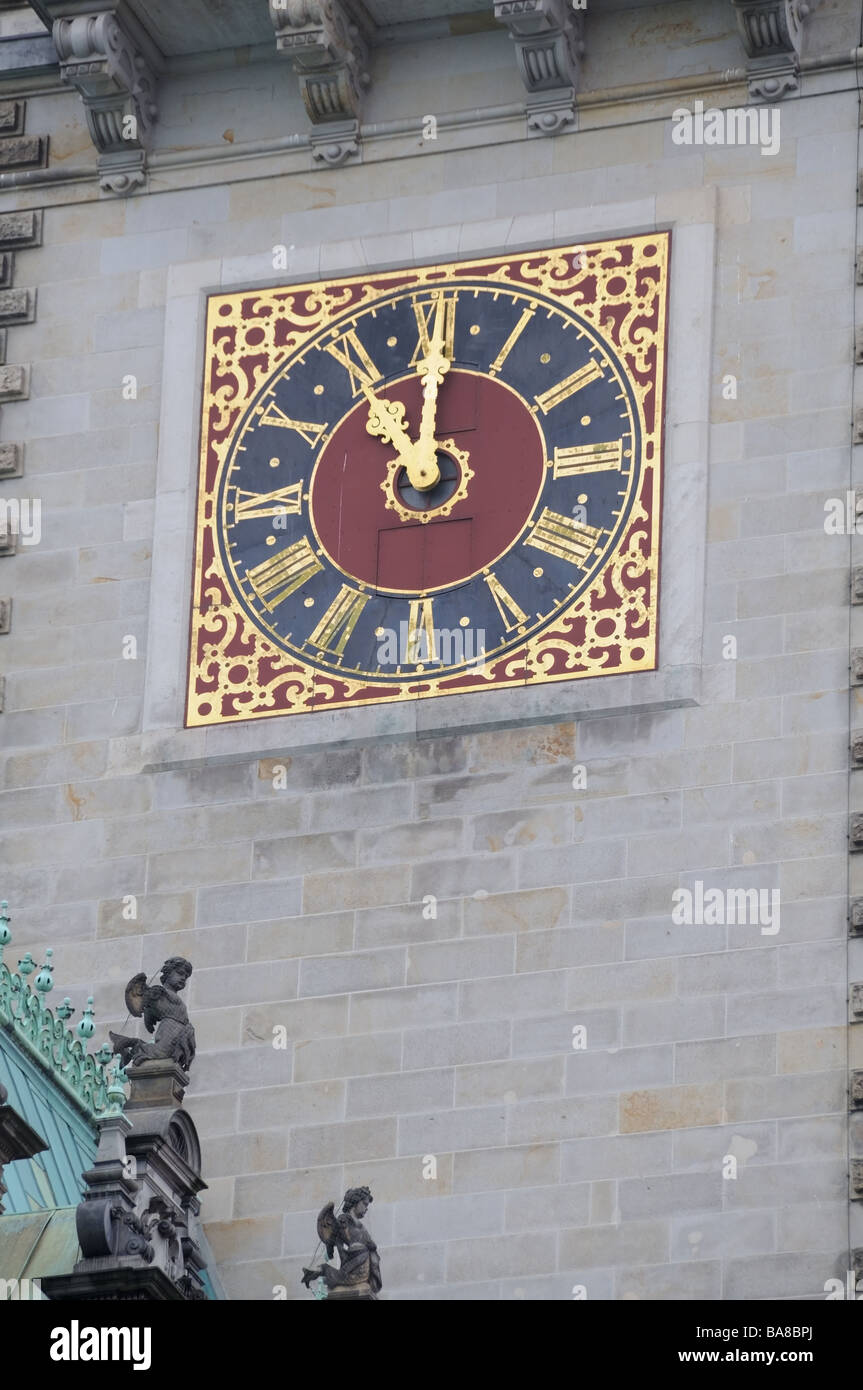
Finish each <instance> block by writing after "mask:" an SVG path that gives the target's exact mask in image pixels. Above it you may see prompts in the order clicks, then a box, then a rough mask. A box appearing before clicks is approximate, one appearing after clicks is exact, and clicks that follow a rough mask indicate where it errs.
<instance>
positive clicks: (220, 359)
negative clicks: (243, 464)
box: [186, 231, 671, 728]
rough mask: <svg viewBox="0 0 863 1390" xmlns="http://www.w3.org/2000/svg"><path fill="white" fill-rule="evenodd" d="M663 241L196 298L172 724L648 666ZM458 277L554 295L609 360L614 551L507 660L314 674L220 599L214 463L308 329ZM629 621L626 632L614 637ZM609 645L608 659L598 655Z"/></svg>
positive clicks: (655, 567)
mask: <svg viewBox="0 0 863 1390" xmlns="http://www.w3.org/2000/svg"><path fill="white" fill-rule="evenodd" d="M670 249H671V234H670V232H667V231H666V232H656V233H653V234H642V235H638V236H629V237H614V238H609V239H606V240H591V241H588V242H585V243H581V244H576V245H573V246H567V247H554V248H550V249H546V250H539V251H530V252H521V253H518V254H516V255H496V256H485V257H479V258H473V259H471V260H467V261H453V262H447V263H445V264H437V265H427V266H421V267H416V268H410V269H402V270H393V271H388V272H383V273H374V274H368V273H367V274H364V275H355V276H349V277H340V278H334V279H327V280H321V281H317V282H310V283H298V284H292V285H285V286H280V287H277V288H273V289H265V290H250V291H239V292H233V293H230V294H217V295H212V296H210V298H209V300H208V303H207V317H206V346H205V365H204V387H203V403H202V419H201V436H200V464H199V475H198V500H197V510H196V526H195V568H194V577H193V596H192V612H191V620H190V642H189V663H188V680H187V694H186V727H189V728H191V727H199V726H204V725H210V724H222V723H233V722H236V721H239V720H246V719H255V718H267V717H273V716H278V715H283V714H298V713H308V714H312V713H315V712H317V711H319V710H323V709H344V708H352V707H354V706H358V705H368V704H389V703H393V702H403V701H406V700H417V699H430V698H434V697H435V696H439V695H450V694H464V693H468V692H470V691H473V690H500V689H507V688H513V687H517V686H532V685H540V684H548V683H552V682H559V681H566V680H580V679H585V678H588V677H595V676H609V675H622V674H631V673H632V672H637V671H651V670H655V669H656V666H657V660H658V597H659V594H658V585H659V537H660V517H661V512H660V508H661V492H662V458H663V431H664V407H665V400H664V396H665V377H666V352H667V324H668V285H669V261H670ZM462 278H471V279H473V280H476V279H485V280H487V281H488V282H489V284H495V285H500V287H501V290H502V291H503V292H506V290H507V289H508V288H511V289H513V290H515V291H519V292H521V293H524V292H530V290H531V289H532V290H533V291H534V292H535V293H537V294H541V295H546V296H548V297H549V298H551V299H554V300H558V301H559V302H560V305H561V307H563V308H565V309H569V310H571V311H572V312H573V313H575V314H578V315H581V316H582V317H583V319H584V320H585V326H586V327H588V328H589V329H590V330H591V334H592V335H594V336H595V337H596V338H597V339H598V340H599V341H600V342H604V343H606V344H607V345H608V348H609V350H610V351H611V352H612V354H614V356H616V357H617V358H618V359H619V360H620V361H621V362H622V363H623V364H624V366H625V368H626V372H627V378H628V381H629V384H630V387H631V389H632V392H633V396H634V398H635V401H636V406H637V410H638V415H639V423H640V428H641V441H642V457H641V460H640V461H637V462H639V463H640V467H638V469H636V467H635V465H634V467H633V485H635V483H636V482H637V483H638V484H639V487H640V495H639V498H638V501H637V502H636V504H635V506H634V508H633V512H632V514H631V516H630V517H629V519H628V521H627V525H626V528H625V531H624V533H623V535H622V536H621V539H620V542H619V543H618V546H617V548H616V549H615V551H614V552H613V554H612V555H610V556H609V557H608V558H607V559H606V561H605V563H604V564H603V566H602V568H601V569H600V570H599V571H598V573H596V574H595V575H594V577H593V578H592V580H591V581H590V583H589V584H588V586H587V588H585V589H583V590H582V591H581V593H580V594H579V595H578V596H577V597H575V598H574V599H573V601H572V603H571V604H570V605H569V606H568V607H566V608H565V609H562V610H561V611H559V613H558V615H556V616H555V617H554V618H553V619H552V620H551V623H550V625H549V626H548V627H546V628H544V629H543V631H542V632H540V633H537V634H536V635H534V636H529V637H527V638H526V639H525V641H524V643H523V645H522V646H520V647H519V648H518V649H517V650H515V651H510V652H509V654H508V655H506V654H504V655H502V656H498V657H494V656H493V655H492V656H491V657H490V659H489V661H488V662H487V663H486V664H485V665H482V666H477V667H475V668H473V670H471V671H468V672H465V673H458V674H456V675H455V676H453V675H451V674H450V675H448V674H447V673H442V674H441V675H440V676H439V677H435V676H434V675H433V674H431V673H426V672H424V673H423V674H422V676H414V675H410V676H407V677H406V678H405V679H404V680H403V681H402V682H401V684H400V685H396V684H395V683H394V682H391V683H389V684H387V685H381V684H380V683H377V684H376V683H375V681H374V678H373V677H371V676H364V677H362V678H360V679H357V678H356V676H355V675H353V674H352V673H350V672H348V671H345V672H344V673H340V672H337V671H336V670H333V671H331V672H330V671H327V670H325V669H322V667H321V666H316V665H312V664H310V663H307V662H305V661H304V660H303V659H302V657H300V656H298V655H295V654H293V653H291V654H287V653H285V652H284V649H283V648H280V647H279V645H278V644H277V643H276V642H274V641H272V640H271V639H270V638H269V636H268V634H267V632H266V630H265V629H266V623H265V622H264V621H263V620H262V622H261V624H260V625H257V624H255V623H253V622H252V621H251V619H250V618H249V617H248V615H247V613H246V611H245V610H244V609H243V608H242V607H241V605H240V604H239V602H238V601H237V599H236V597H235V595H234V594H233V591H232V588H231V585H230V583H229V582H228V576H227V574H226V573H225V571H224V568H223V565H222V562H221V557H220V553H219V546H218V541H217V539H216V535H215V528H216V526H217V524H218V515H217V493H218V489H219V485H220V478H221V473H222V470H223V469H224V468H225V467H226V466H227V463H228V459H229V456H230V454H231V452H232V448H233V444H234V439H235V435H236V431H237V428H238V426H239V424H240V422H241V421H242V420H243V417H244V415H245V413H246V411H247V409H248V407H249V405H250V404H251V402H252V400H253V399H254V397H255V396H256V395H257V394H258V392H259V391H260V390H261V388H262V387H263V386H264V385H265V383H266V382H268V381H269V380H270V379H271V378H272V377H273V376H275V374H276V373H277V371H278V369H279V367H280V366H285V365H287V364H288V362H289V360H290V359H292V358H294V357H295V356H297V355H299V354H300V353H301V352H302V351H303V348H304V345H306V344H308V343H309V341H310V340H311V339H312V338H313V337H315V336H317V335H318V334H319V333H320V332H321V330H322V329H326V328H327V327H328V326H329V325H332V326H333V327H335V326H336V325H337V324H338V323H339V322H341V321H342V320H349V319H351V318H352V317H354V316H355V315H357V314H360V313H363V312H365V311H366V310H367V309H368V308H369V307H370V306H371V305H372V304H373V303H374V301H375V299H377V298H381V297H383V296H384V295H390V294H392V292H393V291H394V290H398V291H400V292H404V293H410V292H411V291H423V290H428V289H433V288H435V287H436V285H438V284H441V283H447V284H449V283H452V282H455V283H457V282H458V281H459V279H462ZM620 281H622V282H623V288H618V287H617V286H618V282H620ZM298 307H299V308H300V309H302V310H303V312H302V313H301V314H300V313H298ZM292 315H293V317H292ZM636 334H637V337H636V336H634V335H636ZM322 443H323V440H321V441H319V446H318V447H320V446H321V445H322ZM624 576H625V578H626V584H625V583H624ZM609 577H610V583H611V587H612V590H613V591H614V592H615V593H616V594H618V595H619V596H620V599H621V605H622V604H623V603H624V598H623V595H624V592H626V593H628V598H627V600H626V604H625V607H621V606H620V605H618V607H617V608H616V609H612V610H609V609H606V608H601V607H600V608H597V607H596V604H597V603H598V601H599V600H600V598H601V596H602V591H603V590H604V589H606V587H607V584H608V581H609ZM633 583H634V584H635V586H636V587H630V588H628V589H627V588H626V585H629V584H633ZM639 585H640V593H639V587H638V586H639ZM581 620H584V621H585V631H586V636H585V639H584V641H583V642H582V643H581V644H577V645H576V644H573V643H572V642H571V641H568V640H567V628H566V625H567V624H568V623H569V624H570V625H571V624H572V623H576V622H579V621H581ZM610 621H611V622H613V631H612V632H605V631H604V632H603V633H602V634H601V635H600V634H599V633H598V632H597V627H598V626H600V625H603V626H606V625H607V624H608V623H609V622H610ZM628 622H629V626H630V627H631V626H632V625H633V623H634V625H635V628H636V631H637V632H638V635H637V636H632V635H631V633H628V632H627V623H628ZM642 629H643V630H642ZM568 630H569V631H571V630H572V628H571V626H570V628H569V629H568ZM615 650H617V651H618V653H619V655H618V659H617V660H616V661H615V660H613V659H610V658H611V657H612V653H613V652H614V651H615ZM501 667H503V669H502V670H501V669H500V668H501Z"/></svg>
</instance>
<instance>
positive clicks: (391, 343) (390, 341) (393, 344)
mask: <svg viewBox="0 0 863 1390" xmlns="http://www.w3.org/2000/svg"><path fill="white" fill-rule="evenodd" d="M398 341H399V340H398V338H387V347H398Z"/></svg>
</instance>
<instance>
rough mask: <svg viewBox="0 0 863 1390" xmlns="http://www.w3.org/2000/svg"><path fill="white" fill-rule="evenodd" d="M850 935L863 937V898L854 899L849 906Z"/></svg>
mask: <svg viewBox="0 0 863 1390" xmlns="http://www.w3.org/2000/svg"><path fill="white" fill-rule="evenodd" d="M848 934H849V936H863V898H852V899H851V901H850V902H849V904H848Z"/></svg>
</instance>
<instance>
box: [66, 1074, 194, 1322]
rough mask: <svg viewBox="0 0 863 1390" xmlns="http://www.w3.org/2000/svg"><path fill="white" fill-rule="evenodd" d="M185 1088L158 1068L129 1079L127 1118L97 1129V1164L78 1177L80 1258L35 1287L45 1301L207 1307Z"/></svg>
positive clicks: (112, 1118) (180, 1078) (181, 1077)
mask: <svg viewBox="0 0 863 1390" xmlns="http://www.w3.org/2000/svg"><path fill="white" fill-rule="evenodd" d="M121 1075H122V1073H121ZM187 1081H188V1077H187V1076H186V1074H185V1072H183V1071H182V1070H181V1068H180V1067H179V1066H178V1065H177V1064H176V1062H173V1061H171V1060H169V1059H164V1058H163V1059H159V1060H155V1061H146V1062H142V1063H140V1064H139V1065H138V1066H137V1067H136V1068H135V1069H134V1070H133V1071H132V1072H131V1073H130V1076H129V1082H130V1087H131V1090H130V1094H129V1099H128V1101H127V1102H126V1109H125V1114H120V1113H115V1114H111V1115H109V1116H108V1117H107V1118H106V1119H104V1120H103V1121H101V1122H100V1125H99V1130H100V1138H99V1151H98V1153H97V1155H96V1161H95V1163H94V1164H93V1167H92V1168H91V1169H90V1170H89V1171H88V1172H86V1173H84V1174H83V1181H84V1184H85V1195H84V1200H83V1202H82V1203H81V1204H80V1205H79V1207H78V1210H77V1214H76V1218H75V1219H76V1226H77V1230H78V1239H79V1242H80V1245H81V1256H82V1258H81V1259H80V1260H79V1261H78V1263H77V1264H76V1265H75V1268H74V1270H73V1271H72V1273H71V1274H68V1275H62V1276H58V1277H56V1278H51V1279H45V1280H43V1281H42V1292H43V1293H44V1294H46V1295H47V1297H48V1298H50V1299H54V1300H58V1301H71V1300H78V1299H86V1300H89V1299H99V1300H104V1299H111V1300H115V1299H129V1298H135V1299H137V1300H146V1301H149V1302H152V1301H159V1302H164V1301H177V1300H185V1301H197V1300H201V1299H203V1298H205V1297H206V1294H205V1290H204V1284H203V1280H202V1278H201V1274H202V1272H203V1270H204V1269H205V1267H206V1262H205V1259H204V1255H203V1251H202V1248H201V1245H200V1243H199V1233H200V1220H199V1218H200V1210H201V1204H200V1201H199V1200H198V1198H199V1194H200V1193H201V1192H203V1191H205V1189H206V1183H205V1182H204V1180H203V1178H202V1177H201V1174H200V1167H201V1146H200V1143H199V1140H198V1135H197V1132H196V1130H195V1126H194V1124H193V1122H192V1120H191V1119H190V1118H189V1116H188V1114H187V1113H186V1111H185V1110H183V1109H181V1108H180V1107H181V1102H182V1097H183V1093H184V1088H185V1084H186V1083H187Z"/></svg>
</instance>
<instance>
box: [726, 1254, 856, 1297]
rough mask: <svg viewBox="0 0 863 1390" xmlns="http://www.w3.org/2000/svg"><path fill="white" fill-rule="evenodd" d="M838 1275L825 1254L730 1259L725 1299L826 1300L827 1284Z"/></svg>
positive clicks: (829, 1257)
mask: <svg viewBox="0 0 863 1390" xmlns="http://www.w3.org/2000/svg"><path fill="white" fill-rule="evenodd" d="M838 1253H839V1252H838V1251H837V1254H838ZM835 1276H836V1261H835V1258H831V1256H829V1255H826V1254H817V1255H802V1254H783V1255H761V1256H757V1257H752V1258H749V1259H738V1260H729V1261H728V1263H727V1266H726V1275H725V1278H726V1285H725V1288H726V1290H727V1292H726V1297H728V1298H737V1299H747V1300H749V1299H765V1298H791V1299H806V1298H823V1297H824V1285H825V1281H826V1280H828V1279H831V1278H834V1277H835Z"/></svg>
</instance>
